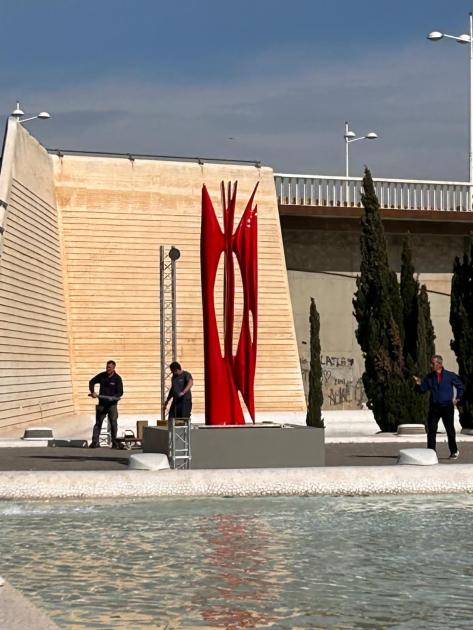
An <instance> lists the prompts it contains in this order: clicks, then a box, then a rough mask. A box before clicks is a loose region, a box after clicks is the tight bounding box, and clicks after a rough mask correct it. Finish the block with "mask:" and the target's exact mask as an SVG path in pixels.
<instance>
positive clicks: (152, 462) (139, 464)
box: [128, 453, 169, 470]
mask: <svg viewBox="0 0 473 630" xmlns="http://www.w3.org/2000/svg"><path fill="white" fill-rule="evenodd" d="M128 466H129V467H130V470H166V469H167V468H169V460H168V458H167V455H164V453H137V454H136V455H130V457H129V460H128Z"/></svg>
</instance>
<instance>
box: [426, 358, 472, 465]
mask: <svg viewBox="0 0 473 630" xmlns="http://www.w3.org/2000/svg"><path fill="white" fill-rule="evenodd" d="M431 366H432V372H430V374H427V376H426V377H425V378H424V379H421V378H419V377H418V376H414V379H415V382H416V384H417V386H418V389H419V391H420V392H422V393H425V392H427V391H430V405H429V415H428V418H427V448H431V449H433V450H434V451H435V446H436V438H437V428H438V424H439V420H440V418H442V422H443V425H444V427H445V431H446V432H447V437H448V448H449V449H450V458H451V459H456V458H457V457H458V455H459V454H460V453H459V451H458V448H457V442H456V439H455V427H454V424H453V415H454V404H455V405H456V404H458V403H459V402H460V401H461V399H462V396H463V394H464V392H465V386H464V385H463V383H462V381H461V380H460V378H459V377H458V376H457V375H456V374H455V373H454V372H449V371H448V370H445V369H444V367H443V359H442V357H441V356H440V355H439V354H436V355H435V356H433V357H432V360H431ZM453 388H455V390H456V395H455V397H454V392H453Z"/></svg>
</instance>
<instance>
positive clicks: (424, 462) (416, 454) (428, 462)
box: [397, 448, 439, 466]
mask: <svg viewBox="0 0 473 630" xmlns="http://www.w3.org/2000/svg"><path fill="white" fill-rule="evenodd" d="M397 463H398V464H401V465H409V466H434V465H436V464H438V463H439V460H438V457H437V453H436V452H435V451H433V450H432V449H431V448H403V449H401V450H400V451H399V460H398V462H397Z"/></svg>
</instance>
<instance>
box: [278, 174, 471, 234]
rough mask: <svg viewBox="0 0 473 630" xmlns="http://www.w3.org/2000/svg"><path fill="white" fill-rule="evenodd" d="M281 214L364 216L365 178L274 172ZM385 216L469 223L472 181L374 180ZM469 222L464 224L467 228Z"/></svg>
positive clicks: (282, 215)
mask: <svg viewBox="0 0 473 630" xmlns="http://www.w3.org/2000/svg"><path fill="white" fill-rule="evenodd" d="M274 180H275V186H276V194H277V198H278V205H279V212H280V215H281V217H291V216H292V217H331V218H338V219H342V218H345V219H350V218H351V219H354V218H359V217H361V216H362V214H363V208H362V205H361V194H362V178H361V177H332V176H328V175H301V174H291V173H275V174H274ZM373 182H374V187H375V191H376V195H377V197H378V200H379V204H380V207H381V214H382V217H383V219H386V220H389V219H397V220H410V221H429V222H430V221H441V222H442V223H443V224H444V225H445V223H458V222H459V223H468V222H471V221H473V214H471V213H472V211H473V197H472V193H473V187H472V186H471V185H470V184H469V183H468V182H454V181H431V180H414V179H412V180H404V179H381V178H374V179H373ZM464 228H465V226H463V230H464Z"/></svg>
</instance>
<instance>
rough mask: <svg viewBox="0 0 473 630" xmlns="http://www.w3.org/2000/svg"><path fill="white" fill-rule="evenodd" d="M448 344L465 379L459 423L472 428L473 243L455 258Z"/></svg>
mask: <svg viewBox="0 0 473 630" xmlns="http://www.w3.org/2000/svg"><path fill="white" fill-rule="evenodd" d="M450 325H451V326H452V331H453V341H451V342H450V345H451V348H452V350H453V351H454V353H455V355H456V357H457V363H458V375H459V376H460V378H461V379H462V381H463V382H464V383H465V394H464V396H463V400H462V405H461V407H460V424H461V425H462V427H463V428H464V429H473V244H472V245H471V247H470V254H469V255H468V253H465V254H464V255H463V258H462V259H460V258H458V257H457V258H455V262H454V264H453V276H452V290H451V298H450Z"/></svg>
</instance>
